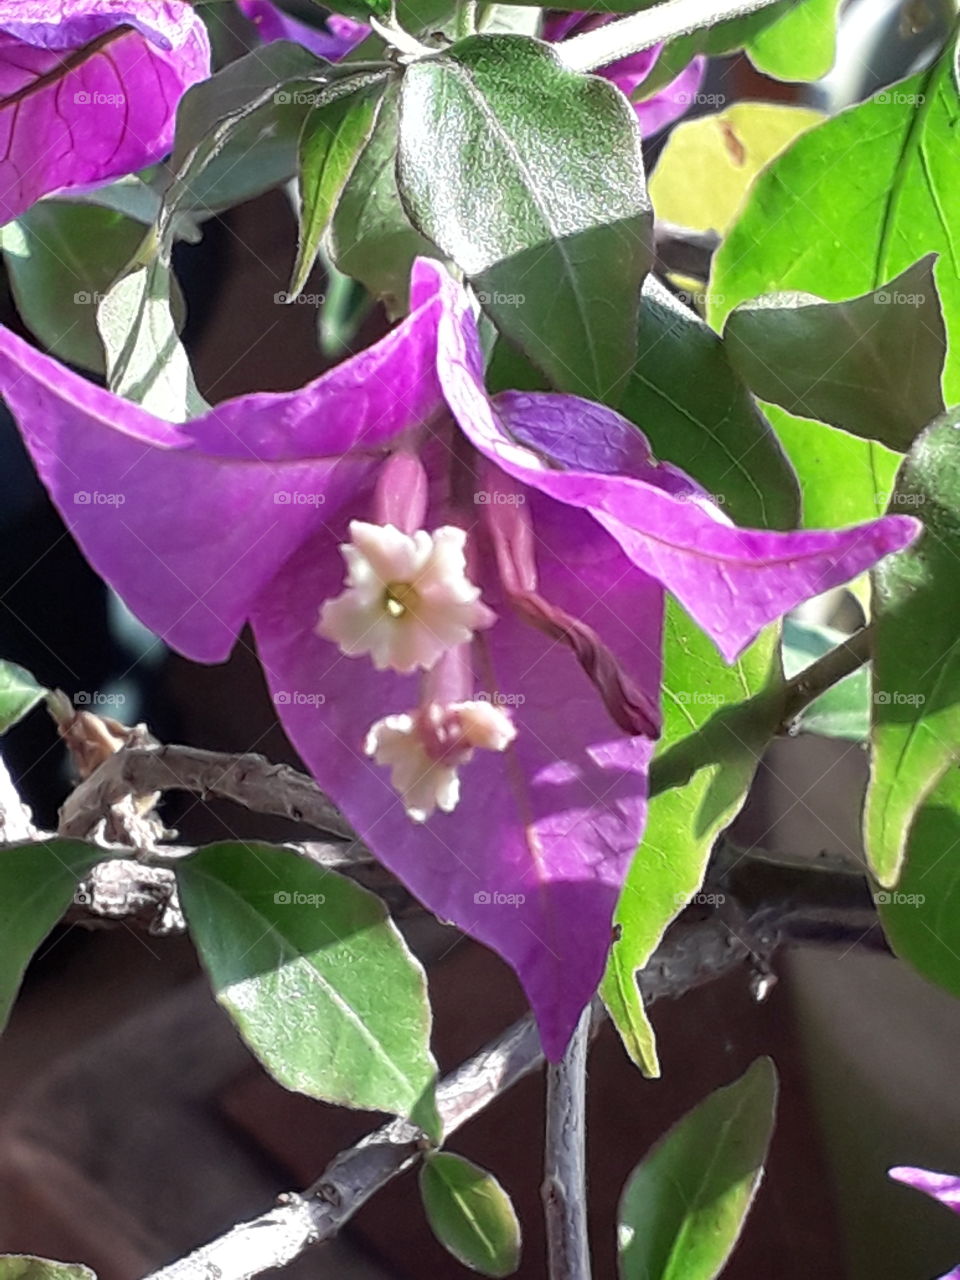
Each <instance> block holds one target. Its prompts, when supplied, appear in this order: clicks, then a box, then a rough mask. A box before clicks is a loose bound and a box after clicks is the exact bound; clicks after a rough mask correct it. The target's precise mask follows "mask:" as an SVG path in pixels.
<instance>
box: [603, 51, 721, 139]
mask: <svg viewBox="0 0 960 1280" xmlns="http://www.w3.org/2000/svg"><path fill="white" fill-rule="evenodd" d="M631 61H632V60H631V59H630V58H625V59H624V61H623V63H615V64H614V66H613V67H609V68H608V70H607V71H606V72H605V73H604V74H606V75H610V72H612V71H614V69H615V68H616V67H618V66H620V67H623V68H624V71H625V75H624V78H623V81H621V80H620V79H619V78H618V77H616V76H613V75H610V79H611V80H613V81H614V83H615V84H618V85H619V87H620V88H621V89H623V92H624V93H625V94H626V95H627V96H628V97H630V95H631V94H632V93H633V92H634V90H635V89H636V88H637V86H638V85H639V84H641V83H642V82H643V81H644V80H645V79H646V76H647V72H646V71H643V72H642V74H640V75H639V76H638V75H637V74H636V71H635V70H634V69H633V68H630V67H627V66H626V65H625V64H627V63H629V62H631ZM706 71H707V60H706V58H702V57H697V58H694V59H693V60H692V61H691V62H688V63H687V65H686V66H685V67H684V68H683V70H682V71H681V72H680V74H679V75H678V76H677V77H676V78H675V79H673V80H671V81H670V83H669V84H667V85H664V87H663V88H662V89H658V90H657V92H656V93H654V94H651V96H650V97H649V98H643V99H641V100H640V101H639V102H635V103H634V104H633V109H634V111H635V112H636V113H637V119H638V120H639V121H640V132H641V133H642V134H643V136H644V137H645V138H652V137H653V135H654V134H655V133H659V132H660V130H661V129H665V128H666V127H667V125H668V124H673V122H674V120H679V119H680V117H681V116H683V115H686V113H687V112H688V111H689V110H690V107H691V106H692V105H693V103H694V102H695V101H696V100H697V94H698V93H699V92H700V87H701V85H702V84H703V78H704V76H705V75H706Z"/></svg>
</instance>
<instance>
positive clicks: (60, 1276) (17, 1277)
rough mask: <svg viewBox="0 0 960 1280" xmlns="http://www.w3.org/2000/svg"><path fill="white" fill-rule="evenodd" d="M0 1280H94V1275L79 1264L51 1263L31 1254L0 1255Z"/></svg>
mask: <svg viewBox="0 0 960 1280" xmlns="http://www.w3.org/2000/svg"><path fill="white" fill-rule="evenodd" d="M0 1280H96V1274H95V1273H94V1272H93V1271H91V1270H90V1268H89V1267H85V1266H83V1265H82V1264H81V1263H79V1262H51V1261H50V1259H49V1258H35V1257H33V1255H32V1254H30V1255H28V1254H25V1253H8V1254H0Z"/></svg>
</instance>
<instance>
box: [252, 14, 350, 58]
mask: <svg viewBox="0 0 960 1280" xmlns="http://www.w3.org/2000/svg"><path fill="white" fill-rule="evenodd" d="M237 7H238V8H239V9H240V12H241V13H242V14H243V15H244V17H245V18H249V20H250V21H251V22H252V23H254V25H255V26H256V27H257V29H258V31H259V33H260V39H261V40H262V41H263V42H264V44H269V43H270V42H271V41H273V40H293V41H295V42H296V43H297V44H302V45H303V46H304V47H305V48H307V49H309V50H310V51H311V53H315V54H316V55H317V57H319V58H327V59H328V60H329V61H330V62H336V61H337V60H338V59H339V58H343V57H346V55H347V54H348V53H349V52H350V51H351V50H352V49H355V48H356V47H357V45H358V44H361V43H362V42H363V41H364V40H366V38H367V36H368V35H369V34H370V28H369V27H368V26H367V24H366V23H365V22H355V21H354V19H353V18H345V17H344V16H343V15H342V14H339V13H333V14H331V15H330V16H329V17H328V18H327V22H326V30H325V31H321V30H319V29H318V28H317V27H311V26H308V25H307V24H306V23H305V22H298V21H297V19H296V18H291V17H290V15H289V14H286V13H284V12H283V11H282V10H281V9H278V8H277V6H276V5H275V4H272V3H271V2H270V0H237Z"/></svg>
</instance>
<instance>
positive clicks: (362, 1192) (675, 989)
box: [146, 916, 778, 1280]
mask: <svg viewBox="0 0 960 1280" xmlns="http://www.w3.org/2000/svg"><path fill="white" fill-rule="evenodd" d="M777 940H778V936H777V935H776V934H774V933H773V932H771V931H769V930H767V928H766V927H765V926H764V927H763V928H762V929H761V928H760V927H759V926H758V928H757V929H754V928H753V923H752V918H751V919H748V920H746V921H745V922H743V923H742V925H741V926H740V927H738V929H737V932H736V934H734V933H732V932H731V928H730V925H729V923H728V922H726V921H724V920H721V919H719V918H718V917H717V916H711V917H710V918H709V919H707V920H704V921H701V922H699V923H697V924H695V925H691V926H688V927H684V926H680V927H675V928H674V929H673V930H672V931H671V932H670V934H668V936H667V938H666V939H665V940H664V942H663V943H662V944H661V946H660V947H659V948H658V950H657V952H656V954H655V955H654V957H653V959H652V960H651V962H650V964H649V965H648V966H647V968H646V969H644V971H643V972H642V973H641V974H638V984H639V987H640V992H641V995H642V996H643V1000H644V1004H646V1005H651V1004H653V1003H654V1002H655V1001H656V1000H659V999H663V998H665V997H676V996H681V995H683V994H684V993H685V992H686V991H689V990H692V989H693V988H694V987H697V986H701V985H702V984H703V983H705V982H711V981H713V980H715V979H717V978H720V977H722V976H723V975H724V974H726V973H729V972H731V971H732V970H733V969H735V968H737V967H738V966H740V965H742V964H743V962H744V960H746V959H748V958H750V957H751V956H752V955H756V954H758V952H759V951H760V950H762V951H763V953H764V956H765V957H766V956H767V955H768V954H769V950H771V949H772V948H773V947H774V946H775V945H776V942H777ZM542 1061H543V1054H542V1050H541V1048H540V1038H539V1036H538V1034H537V1029H536V1024H535V1023H534V1021H533V1018H532V1017H531V1016H529V1015H528V1016H527V1017H526V1018H523V1019H522V1020H521V1021H520V1022H517V1023H515V1024H514V1025H513V1026H512V1027H511V1028H510V1030H509V1031H507V1032H506V1033H505V1034H504V1035H502V1036H501V1037H500V1038H499V1039H498V1040H496V1041H494V1042H493V1044H491V1045H489V1046H488V1047H487V1048H485V1049H483V1050H481V1052H480V1053H478V1054H477V1055H476V1057H474V1058H471V1059H470V1060H469V1061H468V1062H466V1063H465V1064H464V1065H463V1066H461V1067H459V1068H458V1069H457V1070H456V1071H455V1072H453V1073H452V1074H451V1075H449V1076H447V1077H446V1079H444V1080H443V1081H441V1083H440V1085H439V1088H438V1090H437V1105H438V1108H439V1111H440V1115H441V1117H442V1118H443V1123H444V1129H445V1131H446V1132H447V1133H452V1132H453V1131H454V1130H456V1129H458V1128H459V1127H460V1126H461V1125H462V1124H464V1123H466V1121H467V1120H470V1119H472V1118H473V1117H474V1116H476V1115H479V1114H480V1112H482V1111H483V1110H484V1109H485V1108H486V1107H487V1106H489V1105H490V1103H492V1102H494V1101H495V1100H496V1099H497V1098H498V1097H499V1096H500V1095H501V1094H502V1093H505V1092H506V1091H507V1089H509V1088H510V1087H511V1085H513V1084H514V1083H516V1081H518V1080H520V1079H522V1078H523V1077H524V1076H526V1075H529V1074H530V1072H531V1071H534V1070H535V1069H536V1068H537V1067H538V1066H539V1065H540V1064H541V1062H542ZM428 1145H429V1144H428V1143H427V1142H426V1141H425V1139H424V1138H423V1136H422V1135H421V1134H420V1133H419V1131H418V1130H417V1129H415V1128H414V1127H413V1126H411V1125H410V1124H408V1123H406V1122H405V1121H402V1120H393V1121H391V1122H390V1123H389V1124H386V1125H384V1126H383V1127H382V1128H381V1129H378V1130H377V1131H376V1132H375V1133H372V1134H370V1135H369V1136H368V1137H366V1138H364V1139H363V1140H362V1141H361V1142H359V1143H357V1145H356V1146H355V1147H351V1148H350V1149H349V1150H347V1151H344V1152H341V1154H340V1155H338V1156H337V1157H336V1158H335V1159H334V1160H333V1162H332V1163H331V1164H330V1165H329V1166H328V1168H327V1169H326V1171H325V1172H324V1173H323V1174H322V1175H321V1177H320V1178H319V1179H318V1180H317V1181H316V1182H315V1183H314V1184H313V1186H312V1187H310V1188H309V1190H308V1191H306V1192H305V1193H304V1194H302V1195H297V1194H291V1195H287V1196H284V1197H282V1199H281V1202H280V1203H279V1205H278V1206H277V1207H276V1208H274V1209H271V1210H270V1211H269V1212H267V1213H264V1214H261V1216H260V1217H258V1218H254V1219H252V1220H251V1221H250V1222H245V1223H242V1224H240V1225H239V1226H237V1227H234V1228H232V1229H231V1230H230V1231H228V1232H227V1233H226V1234H225V1235H223V1236H221V1237H220V1238H219V1239H217V1240H214V1241H213V1242H212V1243H211V1244H208V1245H205V1246H204V1247H203V1248H202V1249H198V1250H197V1251H196V1252H195V1253H192V1254H190V1255H189V1256H188V1257H186V1258H183V1259H181V1260H180V1261H179V1262H174V1263H172V1264H171V1265H170V1266H169V1267H164V1268H163V1269H162V1270H160V1271H156V1272H151V1274H150V1275H149V1276H148V1277H146V1280H209V1277H210V1276H214V1275H215V1276H217V1277H218V1280H253V1277H254V1276H258V1275H260V1274H262V1273H263V1272H264V1271H268V1270H270V1269H271V1268H272V1267H279V1266H284V1265H285V1264H286V1263H288V1262H292V1261H293V1259H294V1258H297V1257H299V1256H300V1254H301V1253H303V1252H304V1251H305V1250H306V1249H308V1248H309V1247H310V1246H312V1245H316V1244H320V1243H322V1242H323V1241H324V1240H330V1239H331V1238H332V1237H333V1236H335V1235H336V1234H337V1232H338V1231H340V1230H341V1229H342V1228H343V1227H344V1226H345V1225H346V1224H347V1222H349V1220H350V1219H351V1218H352V1217H353V1215H354V1214H355V1213H356V1212H357V1210H358V1209H359V1208H360V1207H361V1206H362V1205H363V1204H365V1203H366V1201H367V1200H369V1199H370V1197H371V1196H372V1195H375V1194H376V1192H377V1191H379V1190H380V1189H381V1188H382V1187H384V1186H385V1185H386V1184H387V1183H388V1182H389V1181H391V1179H392V1178H394V1177H396V1175H397V1174H398V1173H401V1172H402V1171H403V1170H404V1169H406V1168H409V1166H410V1165H411V1164H413V1163H414V1161H416V1160H417V1159H418V1158H419V1157H420V1155H421V1154H422V1152H423V1151H424V1150H425V1149H426V1148H427V1146H428Z"/></svg>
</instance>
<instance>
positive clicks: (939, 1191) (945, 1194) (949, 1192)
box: [887, 1165, 960, 1213]
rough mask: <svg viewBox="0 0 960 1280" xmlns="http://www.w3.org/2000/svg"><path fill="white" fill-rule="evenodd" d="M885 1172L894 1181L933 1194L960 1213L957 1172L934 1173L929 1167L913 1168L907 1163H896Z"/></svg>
mask: <svg viewBox="0 0 960 1280" xmlns="http://www.w3.org/2000/svg"><path fill="white" fill-rule="evenodd" d="M887 1172H888V1174H889V1176H890V1177H891V1178H893V1179H894V1181H896V1182H903V1183H905V1184H906V1185H907V1186H908V1187H913V1189H914V1190H915V1191H922V1192H923V1193H924V1195H928V1196H933V1198H934V1200H939V1201H940V1203H941V1204H944V1205H946V1206H947V1208H948V1209H952V1210H953V1212H954V1213H960V1176H958V1175H957V1174H955V1173H934V1172H933V1171H932V1170H930V1169H915V1168H912V1167H910V1166H909V1165H898V1166H897V1167H896V1168H894V1169H889V1170H888V1171H887Z"/></svg>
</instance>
